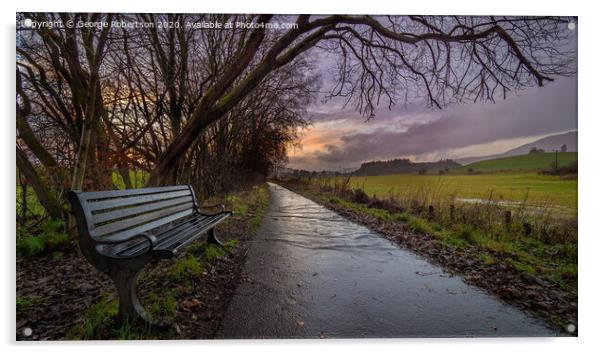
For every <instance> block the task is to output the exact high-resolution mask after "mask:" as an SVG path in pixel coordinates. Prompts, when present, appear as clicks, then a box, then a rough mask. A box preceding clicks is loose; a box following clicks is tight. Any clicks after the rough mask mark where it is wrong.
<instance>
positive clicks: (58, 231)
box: [17, 220, 70, 257]
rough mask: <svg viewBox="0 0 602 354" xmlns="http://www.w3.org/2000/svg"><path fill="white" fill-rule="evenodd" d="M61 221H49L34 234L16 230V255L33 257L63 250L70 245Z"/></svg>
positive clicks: (19, 229)
mask: <svg viewBox="0 0 602 354" xmlns="http://www.w3.org/2000/svg"><path fill="white" fill-rule="evenodd" d="M63 227H64V223H63V221H61V220H49V221H47V222H46V223H44V224H42V226H41V227H40V228H39V230H36V231H34V232H31V231H28V230H26V229H24V228H22V227H21V228H17V254H18V255H19V256H22V257H33V256H36V255H40V254H43V253H50V252H55V251H58V250H62V249H64V248H65V247H66V246H67V245H69V243H70V239H69V236H68V235H67V234H66V233H64V232H63Z"/></svg>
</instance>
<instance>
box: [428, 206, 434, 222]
mask: <svg viewBox="0 0 602 354" xmlns="http://www.w3.org/2000/svg"><path fill="white" fill-rule="evenodd" d="M433 218H435V207H434V206H432V205H429V219H430V220H432V219H433Z"/></svg>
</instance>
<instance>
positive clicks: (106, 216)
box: [92, 196, 192, 224]
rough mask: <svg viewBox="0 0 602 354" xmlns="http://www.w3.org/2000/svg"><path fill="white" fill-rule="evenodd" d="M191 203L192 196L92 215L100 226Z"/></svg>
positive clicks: (95, 222) (94, 221)
mask: <svg viewBox="0 0 602 354" xmlns="http://www.w3.org/2000/svg"><path fill="white" fill-rule="evenodd" d="M191 201H192V198H191V196H184V197H180V198H176V199H170V200H166V201H159V202H153V203H149V204H143V205H140V206H135V207H131V208H123V209H118V210H113V211H109V212H106V213H101V214H95V215H92V219H93V223H94V224H100V223H103V222H107V221H111V220H115V219H121V218H124V217H127V216H132V215H136V214H142V213H146V212H149V211H153V210H156V209H162V208H166V207H169V206H173V205H178V204H182V203H185V202H191Z"/></svg>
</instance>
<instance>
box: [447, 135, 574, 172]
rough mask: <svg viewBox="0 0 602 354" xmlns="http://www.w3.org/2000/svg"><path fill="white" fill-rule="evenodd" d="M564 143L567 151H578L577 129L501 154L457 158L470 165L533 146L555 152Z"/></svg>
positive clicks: (518, 152)
mask: <svg viewBox="0 0 602 354" xmlns="http://www.w3.org/2000/svg"><path fill="white" fill-rule="evenodd" d="M563 144H566V146H567V152H576V151H577V131H572V132H568V133H563V134H557V135H551V136H547V137H545V138H541V139H538V140H535V141H533V142H531V143H528V144H524V145H521V146H519V147H516V148H514V149H511V150H508V151H506V152H504V153H501V154H496V155H489V156H475V157H465V158H461V159H456V161H458V162H459V163H461V164H462V165H468V164H471V163H474V162H477V161H484V160H492V159H498V158H502V157H510V156H518V155H524V154H528V153H529V151H530V150H531V149H532V148H534V147H535V148H538V149H543V150H545V151H546V152H554V151H555V150H560V148H561V147H562V145H563Z"/></svg>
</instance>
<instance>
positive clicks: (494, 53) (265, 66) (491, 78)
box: [150, 15, 573, 184]
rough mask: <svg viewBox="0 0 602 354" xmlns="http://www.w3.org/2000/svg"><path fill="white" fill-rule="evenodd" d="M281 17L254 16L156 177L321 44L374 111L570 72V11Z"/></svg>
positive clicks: (340, 83)
mask: <svg viewBox="0 0 602 354" xmlns="http://www.w3.org/2000/svg"><path fill="white" fill-rule="evenodd" d="M274 19H275V17H274V16H270V15H260V16H257V17H256V18H255V21H256V22H257V23H258V24H260V26H257V28H256V29H254V30H253V31H252V33H250V34H249V35H248V36H247V37H244V40H243V41H241V44H240V49H239V50H238V51H237V52H236V53H235V55H234V57H233V59H232V60H231V61H230V62H229V63H228V64H227V65H226V66H225V68H224V69H223V71H222V72H221V74H220V75H219V77H218V78H217V79H216V80H215V81H214V83H213V84H212V85H211V87H209V88H208V89H207V90H206V91H205V93H204V95H203V97H202V98H201V99H200V100H199V103H198V105H196V107H195V108H194V110H193V111H192V112H191V114H190V118H189V120H188V123H187V124H186V126H185V127H184V128H183V129H182V131H181V132H180V133H179V134H177V135H176V136H175V138H174V139H173V141H172V142H171V143H170V144H169V146H168V147H167V149H165V151H164V152H163V154H162V155H161V157H160V158H159V159H158V161H157V163H156V166H155V168H154V170H153V172H152V175H151V180H150V183H151V184H164V183H168V182H169V181H172V180H173V179H174V178H175V174H174V171H175V167H176V165H177V162H178V160H179V157H180V156H182V155H183V154H184V153H185V152H186V151H187V150H188V149H189V148H190V147H191V146H192V145H193V144H194V142H195V139H196V138H197V137H198V136H199V135H200V134H201V133H202V132H203V131H204V130H205V129H207V128H208V127H209V126H211V125H212V124H213V123H215V122H216V121H218V120H219V119H221V118H222V117H224V116H225V115H226V114H227V112H229V111H230V110H231V109H232V108H233V107H234V106H235V105H236V104H238V102H240V101H241V100H243V99H244V98H245V97H246V96H247V95H248V94H249V93H250V92H252V91H253V90H254V89H255V88H256V87H257V86H258V85H259V84H260V83H261V81H262V80H263V79H264V78H265V77H266V76H267V75H269V74H270V73H271V72H272V71H274V70H278V69H279V68H282V67H283V66H286V65H288V64H290V63H291V62H292V61H293V60H294V59H295V58H296V57H297V56H299V55H301V54H302V53H305V52H307V51H308V50H310V49H312V48H314V47H318V46H320V47H322V48H325V49H327V50H330V51H332V52H336V53H337V54H338V55H339V56H340V59H339V75H338V80H337V83H336V84H335V85H334V87H333V89H332V91H331V94H332V96H343V97H346V98H347V100H348V102H353V103H355V105H356V108H357V109H358V110H359V111H360V112H362V113H363V114H365V115H367V116H368V117H371V116H373V115H374V111H375V107H376V106H377V105H378V104H380V101H381V99H385V100H386V101H388V102H387V103H388V104H390V105H391V104H394V103H395V102H396V101H397V100H398V99H399V98H400V97H401V98H403V97H405V98H407V95H408V93H412V92H415V93H418V94H419V93H420V92H424V94H423V95H424V96H426V97H427V99H428V101H429V103H430V104H433V105H435V106H437V107H442V106H443V105H444V104H445V103H447V102H451V101H463V100H466V99H471V100H478V99H487V100H494V99H495V98H496V97H498V92H500V91H501V95H502V96H504V95H505V94H506V93H507V92H508V91H509V90H511V89H519V88H522V87H525V86H530V85H540V86H542V85H543V84H544V83H545V82H546V81H552V80H553V76H556V75H569V74H572V72H571V69H570V68H571V66H570V65H569V64H570V63H571V60H572V57H573V52H572V50H571V48H568V47H567V45H568V44H567V40H568V38H569V37H570V35H571V34H570V33H569V30H568V29H567V25H566V24H567V22H568V19H566V18H552V17H528V18H526V17H459V16H454V17H441V16H435V17H423V16H411V17H382V18H375V17H371V16H338V15H336V16H324V17H317V18H312V17H311V16H305V15H304V16H298V17H297V19H296V26H295V27H294V28H293V29H290V30H288V31H286V32H284V31H270V32H269V33H268V32H266V29H265V25H266V24H267V23H269V22H270V21H272V20H274ZM276 19H277V18H276Z"/></svg>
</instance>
